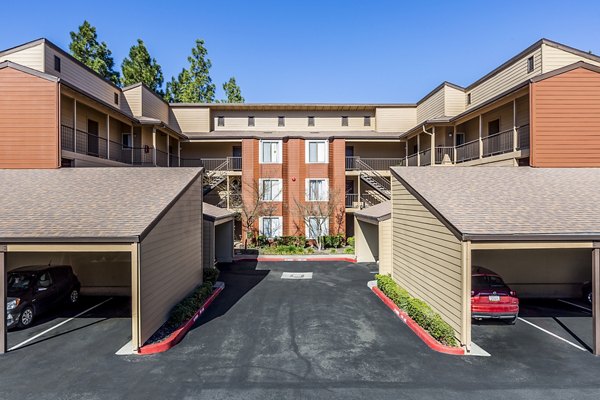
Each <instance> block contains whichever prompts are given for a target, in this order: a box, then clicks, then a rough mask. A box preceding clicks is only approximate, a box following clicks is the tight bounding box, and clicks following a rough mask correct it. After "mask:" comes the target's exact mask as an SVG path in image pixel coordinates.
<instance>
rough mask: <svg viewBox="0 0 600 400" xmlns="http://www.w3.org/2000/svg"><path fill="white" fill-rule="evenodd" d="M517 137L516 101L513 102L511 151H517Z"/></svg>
mask: <svg viewBox="0 0 600 400" xmlns="http://www.w3.org/2000/svg"><path fill="white" fill-rule="evenodd" d="M518 141H519V137H518V135H517V99H514V100H513V151H517V145H518V143H517V142H518Z"/></svg>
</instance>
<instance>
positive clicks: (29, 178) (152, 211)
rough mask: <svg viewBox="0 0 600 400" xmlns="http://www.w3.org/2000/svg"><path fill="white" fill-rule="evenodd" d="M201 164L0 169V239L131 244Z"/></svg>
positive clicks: (187, 184) (194, 176)
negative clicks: (157, 166)
mask: <svg viewBox="0 0 600 400" xmlns="http://www.w3.org/2000/svg"><path fill="white" fill-rule="evenodd" d="M201 172H202V169H201V168H61V169H52V170H41V169H38V170H33V169H26V170H0V187H1V188H2V194H1V195H0V197H1V199H2V201H1V207H0V243H3V242H4V243H11V242H13V243H14V242H58V241H62V242H64V241H67V242H68V241H72V242H135V241H138V240H140V239H141V238H143V237H144V236H145V235H146V234H147V232H149V231H150V230H151V229H152V227H153V226H154V225H155V223H156V222H158V221H159V220H160V219H161V218H162V216H163V215H164V214H165V213H166V212H167V211H168V210H169V209H170V208H171V206H172V205H173V204H174V203H175V202H176V201H177V200H178V199H179V197H180V196H181V195H182V194H183V193H184V192H185V191H186V190H187V189H188V188H189V187H190V186H191V185H192V184H193V183H194V182H195V181H196V179H198V177H199V176H200V175H201Z"/></svg>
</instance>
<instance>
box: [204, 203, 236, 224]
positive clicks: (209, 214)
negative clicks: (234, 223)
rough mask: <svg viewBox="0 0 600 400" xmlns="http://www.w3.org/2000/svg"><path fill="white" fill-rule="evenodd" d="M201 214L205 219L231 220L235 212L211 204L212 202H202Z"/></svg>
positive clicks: (213, 220) (214, 220)
mask: <svg viewBox="0 0 600 400" xmlns="http://www.w3.org/2000/svg"><path fill="white" fill-rule="evenodd" d="M202 214H203V218H204V219H205V220H206V221H211V222H225V221H224V220H233V218H234V217H235V213H234V212H233V211H229V210H227V209H226V208H221V207H217V206H213V205H212V204H208V203H203V204H202Z"/></svg>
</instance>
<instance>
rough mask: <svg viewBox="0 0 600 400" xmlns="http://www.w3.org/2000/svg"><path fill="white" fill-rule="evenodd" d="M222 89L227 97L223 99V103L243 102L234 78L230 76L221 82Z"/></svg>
mask: <svg viewBox="0 0 600 400" xmlns="http://www.w3.org/2000/svg"><path fill="white" fill-rule="evenodd" d="M223 90H224V91H225V96H226V97H227V98H226V99H225V100H223V102H224V103H243V102H244V97H243V96H242V90H241V89H240V87H239V86H238V84H237V83H236V81H235V78H234V77H233V76H232V77H231V78H229V80H228V81H227V82H225V83H224V84H223Z"/></svg>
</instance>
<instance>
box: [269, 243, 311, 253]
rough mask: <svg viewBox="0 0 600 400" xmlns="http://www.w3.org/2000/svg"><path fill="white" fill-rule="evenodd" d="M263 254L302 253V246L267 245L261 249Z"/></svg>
mask: <svg viewBox="0 0 600 400" xmlns="http://www.w3.org/2000/svg"><path fill="white" fill-rule="evenodd" d="M263 253H264V254H281V255H293V254H303V253H304V248H303V247H300V246H293V245H290V246H275V247H267V248H265V249H263Z"/></svg>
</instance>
